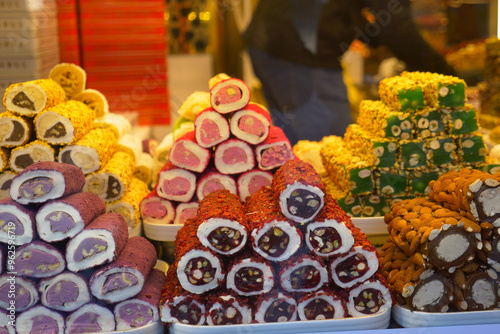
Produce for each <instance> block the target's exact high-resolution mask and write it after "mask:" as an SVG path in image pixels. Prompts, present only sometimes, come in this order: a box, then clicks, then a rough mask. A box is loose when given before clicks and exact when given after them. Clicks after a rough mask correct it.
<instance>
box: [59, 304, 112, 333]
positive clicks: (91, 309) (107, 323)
mask: <svg viewBox="0 0 500 334" xmlns="http://www.w3.org/2000/svg"><path fill="white" fill-rule="evenodd" d="M114 330H115V317H114V315H113V312H111V310H109V309H108V308H106V307H104V306H101V305H99V304H95V303H88V304H85V305H83V306H82V307H80V308H79V309H78V310H76V311H74V312H73V313H71V314H70V315H68V316H67V317H66V332H65V333H66V334H80V333H99V332H111V331H114Z"/></svg>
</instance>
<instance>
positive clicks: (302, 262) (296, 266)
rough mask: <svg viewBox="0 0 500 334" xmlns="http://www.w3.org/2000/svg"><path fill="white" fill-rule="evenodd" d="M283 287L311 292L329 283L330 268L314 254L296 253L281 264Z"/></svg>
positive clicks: (280, 277) (280, 273) (280, 276)
mask: <svg viewBox="0 0 500 334" xmlns="http://www.w3.org/2000/svg"><path fill="white" fill-rule="evenodd" d="M279 280H280V285H281V287H282V288H283V289H284V290H285V291H287V292H293V293H295V292H311V291H316V290H318V289H321V288H322V287H323V286H324V285H325V284H328V270H327V269H326V267H325V265H324V263H323V260H322V258H320V257H318V256H315V255H313V254H307V253H302V254H295V255H293V256H292V257H290V258H289V259H288V260H286V261H284V262H281V263H280V266H279Z"/></svg>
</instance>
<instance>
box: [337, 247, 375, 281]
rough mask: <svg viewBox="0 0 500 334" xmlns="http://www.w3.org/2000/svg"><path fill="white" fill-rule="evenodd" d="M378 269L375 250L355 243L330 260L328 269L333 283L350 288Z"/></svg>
mask: <svg viewBox="0 0 500 334" xmlns="http://www.w3.org/2000/svg"><path fill="white" fill-rule="evenodd" d="M378 269H379V259H378V256H377V251H376V250H375V248H373V249H365V247H363V246H359V245H356V246H354V247H353V248H352V249H351V250H350V251H349V252H347V253H344V254H341V255H338V256H337V257H334V258H333V259H332V260H331V261H330V265H329V270H330V275H331V278H332V280H333V282H334V284H335V285H336V286H338V287H340V288H350V287H352V286H354V285H356V284H358V283H360V282H363V281H365V280H367V279H368V278H370V277H372V276H373V275H374V274H375V273H376V272H377V271H378Z"/></svg>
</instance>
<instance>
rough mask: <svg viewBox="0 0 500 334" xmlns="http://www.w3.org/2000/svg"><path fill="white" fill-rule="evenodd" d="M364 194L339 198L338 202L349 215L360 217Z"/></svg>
mask: <svg viewBox="0 0 500 334" xmlns="http://www.w3.org/2000/svg"><path fill="white" fill-rule="evenodd" d="M365 197H366V196H359V195H354V196H346V197H343V198H339V200H338V203H339V205H340V207H341V208H342V210H344V211H345V212H346V213H347V214H348V215H349V216H350V217H362V216H363V207H364V203H365Z"/></svg>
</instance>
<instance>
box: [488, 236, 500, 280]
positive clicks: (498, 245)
mask: <svg viewBox="0 0 500 334" xmlns="http://www.w3.org/2000/svg"><path fill="white" fill-rule="evenodd" d="M490 245H491V251H490V252H489V253H488V257H487V259H486V261H487V262H488V264H489V265H490V266H491V267H492V268H493V269H495V270H496V271H497V272H500V233H496V234H494V235H493V236H492V238H491V241H490Z"/></svg>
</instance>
